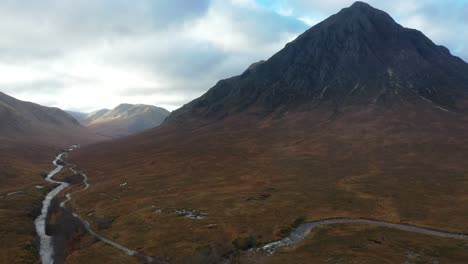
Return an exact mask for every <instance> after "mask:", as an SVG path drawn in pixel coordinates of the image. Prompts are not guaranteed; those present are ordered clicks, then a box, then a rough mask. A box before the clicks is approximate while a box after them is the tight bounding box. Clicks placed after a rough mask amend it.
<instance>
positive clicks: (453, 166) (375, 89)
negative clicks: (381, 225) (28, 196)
mask: <svg viewBox="0 0 468 264" xmlns="http://www.w3.org/2000/svg"><path fill="white" fill-rule="evenodd" d="M467 76H468V65H467V64H466V63H465V62H463V61H462V60H461V59H459V58H457V57H454V56H452V55H450V52H449V51H448V50H447V49H445V48H443V47H440V46H437V45H435V44H434V43H432V42H431V41H430V40H429V39H428V38H427V37H425V36H424V35H423V34H422V33H420V32H418V31H416V30H412V29H406V28H403V27H402V26H400V25H398V24H397V23H395V22H394V21H393V19H391V17H390V16H389V15H387V14H386V13H384V12H383V11H380V10H377V9H374V8H372V7H371V6H369V5H367V4H365V3H362V2H357V3H356V4H354V5H352V6H351V7H349V8H345V9H343V10H342V11H340V12H339V13H337V14H336V15H334V16H332V17H330V18H329V19H327V20H325V21H324V22H322V23H320V24H317V25H316V26H314V27H313V28H311V29H310V30H308V31H307V32H305V33H304V34H303V35H301V36H299V37H298V38H297V39H296V40H295V41H293V42H291V43H289V44H288V45H286V47H285V48H284V49H283V50H281V51H280V52H279V53H277V54H275V55H274V56H273V57H271V58H270V59H268V60H267V61H265V62H260V63H256V64H254V65H253V66H251V67H249V69H248V70H246V71H245V72H244V73H243V74H241V75H240V76H237V77H233V78H230V79H226V80H222V81H220V82H219V83H218V84H217V85H215V86H214V87H213V88H211V89H210V90H209V91H208V92H207V93H206V94H205V95H203V96H202V97H200V98H198V99H196V100H194V101H192V102H190V103H189V104H187V105H185V106H184V107H182V108H180V109H178V110H176V111H174V112H173V113H172V114H171V115H170V116H169V117H168V118H167V119H166V121H165V122H164V123H163V124H162V125H161V126H160V127H158V128H155V129H151V130H148V131H145V132H143V133H140V134H137V135H134V136H129V137H126V138H122V139H118V140H114V141H112V142H104V143H99V144H96V145H94V146H89V147H87V148H83V149H80V150H79V151H77V152H76V153H74V154H73V157H72V161H73V162H74V163H77V164H78V166H79V168H81V169H82V170H84V171H85V172H86V173H87V175H88V176H89V177H90V180H92V181H93V188H92V189H90V190H89V191H87V192H86V193H80V194H78V195H77V198H76V206H77V207H79V208H80V209H81V210H85V211H89V212H91V211H92V212H93V215H92V216H88V220H89V222H90V223H91V224H92V225H94V226H96V225H97V223H98V221H99V219H102V218H106V217H108V218H112V219H116V220H115V221H114V222H113V223H112V225H111V226H110V227H109V228H108V229H106V230H105V231H104V232H105V233H106V234H108V235H115V234H118V236H117V235H115V236H114V237H116V240H117V241H118V242H119V243H122V244H125V245H127V246H129V247H130V248H144V249H145V253H147V254H150V255H156V256H161V257H164V258H167V259H169V260H170V261H171V263H219V262H220V260H221V258H222V257H223V256H232V255H234V256H235V255H236V254H235V253H236V250H237V249H236V246H237V248H239V247H248V246H249V245H251V244H255V243H265V242H268V241H273V240H276V239H279V238H281V237H283V236H285V234H287V233H288V232H289V231H290V230H291V228H292V227H294V226H296V225H297V224H298V223H301V222H302V221H312V220H317V219H324V218H336V217H353V218H369V219H378V220H384V221H388V222H395V223H410V224H414V225H419V226H424V227H429V228H432V229H436V230H452V231H454V232H459V233H468V229H467V226H466V224H465V223H466V222H467V221H468V216H467V214H466V212H467V211H468V203H466V199H467V197H466V189H468V174H467V171H468V166H467V165H466V162H465V160H466V156H468V125H467V124H468V123H467V122H468V113H467V111H466V109H467V108H466V107H467V103H468V100H467V91H468V80H467ZM102 197H106V199H102ZM174 208H175V209H193V210H194V211H195V212H203V213H206V214H207V217H206V219H202V220H193V219H187V218H183V217H177V216H176V215H173V214H170V213H167V212H170V209H174ZM158 209H160V210H158ZM353 229H356V230H361V231H359V235H357V236H354V233H353V231H352V230H353ZM340 230H341V231H342V232H340ZM350 230H351V231H350ZM350 230H344V231H343V230H342V229H338V231H336V232H325V231H326V230H325V231H324V230H323V229H320V230H318V231H316V232H314V233H313V234H312V235H311V237H310V238H308V239H307V240H305V241H304V244H302V245H303V246H305V247H306V248H307V247H308V246H310V245H311V243H315V244H313V245H316V244H319V245H316V246H318V249H317V250H314V251H313V252H318V253H317V254H311V253H310V251H309V254H308V255H307V254H305V253H304V248H303V247H298V248H292V249H290V250H287V251H284V252H281V253H282V254H280V257H281V258H282V260H280V261H278V260H277V261H278V262H277V263H294V261H288V257H291V258H292V259H294V258H293V257H294V256H295V257H296V258H295V259H300V260H301V261H302V262H304V263H309V262H313V263H315V262H317V263H321V262H326V261H329V260H330V259H335V260H337V261H339V260H341V259H346V260H349V261H350V262H356V263H384V262H391V263H403V262H405V261H406V259H405V256H407V255H408V250H412V252H418V254H419V255H420V257H421V258H424V259H426V258H431V257H432V256H436V258H438V259H441V261H442V260H443V261H446V262H448V263H463V262H462V261H461V262H460V259H463V256H466V248H464V247H463V246H462V245H461V244H463V243H458V241H446V242H444V244H445V243H447V244H445V245H449V244H450V247H448V246H447V247H443V248H441V246H440V244H438V243H437V242H435V241H434V240H432V239H431V238H429V237H419V238H413V237H411V236H407V235H402V236H394V233H391V232H392V231H391V230H387V229H383V230H382V229H370V227H368V226H353V228H350ZM362 230H364V231H362ZM366 230H371V231H372V232H370V231H369V232H367V231H366ZM387 233H390V234H391V237H392V239H386V235H382V234H387ZM371 234H372V235H371ZM375 234H377V235H375ZM392 234H393V235H392ZM405 234H406V233H405ZM341 236H347V237H346V239H340V237H341ZM374 236H380V237H379V239H380V238H381V237H385V242H384V243H383V242H381V243H377V242H373V241H375V239H376V238H375V237H374ZM335 237H338V238H337V239H335ZM314 239H317V240H314ZM317 241H318V242H317ZM357 241H359V244H356V243H355V242H357ZM379 241H383V239H381V240H379ZM334 242H336V243H344V244H345V245H344V246H343V247H344V248H345V250H337V248H336V247H335V246H334V244H333V243H334ZM346 243H351V244H352V245H350V244H346ZM381 244H384V245H383V246H380V245H381ZM242 245H244V246H242ZM350 247H351V248H352V250H350ZM409 248H411V249H409ZM427 248H432V249H433V251H427V250H425V249H427ZM90 252H94V253H93V254H95V255H99V254H98V252H99V247H97V246H91V247H90V248H87V251H86V252H80V251H77V252H76V253H75V254H74V256H73V257H74V259H75V260H80V258H81V260H87V259H86V256H90V254H91V255H92V253H90ZM233 252H234V253H233ZM297 254H302V255H297ZM304 254H305V255H304ZM428 254H429V255H428ZM430 254H432V255H430ZM463 254H465V255H463ZM298 256H303V258H300V257H298ZM460 256H462V257H460ZM363 259H367V260H370V261H364V262H363V261H361V260H363ZM235 260H236V261H239V262H240V263H243V262H244V261H246V262H248V260H249V259H247V260H246V259H243V258H242V257H240V256H239V258H238V259H235ZM254 260H255V259H254ZM261 260H262V261H265V263H268V261H269V259H268V258H267V259H261ZM312 260H313V261H312ZM100 261H101V262H106V261H109V260H107V259H105V258H104V257H103V258H102V259H100ZM250 261H252V260H250ZM77 262H78V261H77ZM253 262H254V263H255V261H253Z"/></svg>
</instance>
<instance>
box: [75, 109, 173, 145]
mask: <svg viewBox="0 0 468 264" xmlns="http://www.w3.org/2000/svg"><path fill="white" fill-rule="evenodd" d="M169 113H170V112H169V111H167V110H166V109H164V108H162V107H158V106H154V105H147V104H127V103H122V104H119V105H118V106H116V107H115V108H113V109H101V110H97V111H94V112H92V113H90V114H88V115H87V116H86V117H85V118H84V119H83V120H82V121H81V123H82V124H84V125H85V126H87V127H89V128H90V129H91V130H93V131H96V132H97V133H99V134H102V135H106V136H109V137H121V136H126V135H130V134H132V133H136V132H141V131H143V130H145V129H149V128H154V127H156V126H158V125H160V124H161V123H162V122H163V121H164V119H165V118H166V117H167V116H168V115H169Z"/></svg>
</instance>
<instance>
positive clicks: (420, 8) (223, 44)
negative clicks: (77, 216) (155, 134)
mask: <svg viewBox="0 0 468 264" xmlns="http://www.w3.org/2000/svg"><path fill="white" fill-rule="evenodd" d="M352 2H353V1H352V0H349V1H348V0H330V1H318V0H197V1H186V0H158V1H152V0H139V1H133V0H100V1H93V0H80V1H75V0H61V1H57V0H42V1H34V0H23V1H10V0H7V1H0V16H2V23H1V24H0V32H2V34H1V35H0V74H1V75H2V79H1V80H0V90H2V91H4V92H6V93H8V94H10V95H13V96H16V97H19V98H20V99H25V100H30V101H34V102H37V103H41V104H46V105H50V106H57V107H61V108H64V109H70V110H80V111H92V110H96V109H99V108H111V107H114V106H116V105H118V104H120V103H123V102H128V103H146V104H154V105H158V106H162V107H166V108H168V109H170V110H173V109H175V108H178V107H180V106H181V105H183V104H185V103H187V102H189V101H190V100H192V99H194V98H196V97H198V96H200V95H201V94H203V93H204V92H206V91H207V90H208V89H209V88H210V87H212V86H213V85H214V84H215V83H216V82H217V81H218V80H220V79H224V78H228V77H231V76H233V75H237V74H239V73H241V72H242V71H244V70H245V69H246V68H247V67H248V66H249V65H250V64H251V63H253V62H256V61H259V60H261V59H267V58H268V57H270V56H271V55H273V54H274V53H275V52H277V51H278V50H279V49H281V48H282V47H283V46H284V45H285V44H286V43H287V42H289V41H291V40H293V39H294V38H295V37H296V36H297V35H298V34H300V33H302V32H303V31H305V30H306V29H307V28H308V27H310V26H312V25H313V24H315V23H317V22H320V21H321V20H323V19H325V18H326V17H328V16H329V15H332V14H333V13H336V12H338V11H339V10H340V9H341V8H343V7H347V6H349V5H351V4H352ZM369 2H370V3H371V4H373V5H374V6H376V7H378V8H380V9H384V10H386V11H388V12H389V13H390V14H391V15H393V16H394V17H395V18H396V20H397V21H398V22H400V23H401V24H403V25H405V26H409V27H415V28H418V29H420V30H422V31H423V32H425V33H427V34H428V36H429V37H430V38H432V39H433V40H434V41H435V42H436V43H439V44H443V45H445V46H447V47H449V48H450V49H451V50H452V51H453V52H454V53H455V54H457V55H459V56H462V57H463V58H465V59H467V58H468V51H467V48H465V46H464V43H466V41H467V40H468V36H467V32H468V30H466V29H467V28H466V24H465V22H464V19H465V18H466V17H467V15H468V6H467V4H466V3H465V1H457V0H447V1H445V2H444V3H441V1H436V0H428V1H417V0H406V1H403V0H395V1H393V2H391V3H390V2H388V1H381V0H370V1H369Z"/></svg>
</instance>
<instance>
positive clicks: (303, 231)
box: [257, 218, 468, 254]
mask: <svg viewBox="0 0 468 264" xmlns="http://www.w3.org/2000/svg"><path fill="white" fill-rule="evenodd" d="M333 224H368V225H374V226H381V227H387V228H392V229H397V230H403V231H407V232H413V233H419V234H424V235H430V236H438V237H447V238H455V239H468V235H467V234H458V233H451V232H444V231H437V230H432V229H428V228H424V227H417V226H412V225H406V224H395V223H389V222H385V221H378V220H369V219H355V218H332V219H324V220H318V221H312V222H307V223H303V224H301V225H299V226H298V227H297V228H296V229H294V230H293V231H292V232H291V233H290V234H289V235H288V236H287V237H285V238H283V239H281V240H278V241H274V242H271V243H268V244H266V245H264V246H262V247H260V248H258V249H257V250H259V251H263V252H266V253H269V254H272V253H274V252H275V251H276V250H277V249H280V248H285V247H291V246H294V245H296V244H297V243H299V242H301V241H302V240H303V239H304V238H306V237H307V235H308V234H309V233H310V232H311V230H312V229H313V228H315V227H317V226H323V225H333Z"/></svg>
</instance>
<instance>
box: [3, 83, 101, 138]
mask: <svg viewBox="0 0 468 264" xmlns="http://www.w3.org/2000/svg"><path fill="white" fill-rule="evenodd" d="M0 120H2V122H1V123H0V139H8V140H14V141H22V142H34V143H39V142H40V143H43V144H49V145H65V146H68V145H71V144H80V143H83V144H84V143H90V142H93V141H98V140H100V139H102V137H101V136H98V135H96V134H95V133H92V132H90V131H89V130H88V129H86V128H85V127H83V126H82V125H80V123H78V121H77V120H75V119H74V118H73V117H71V116H70V115H69V114H67V113H66V112H64V111H62V110H60V109H58V108H53V107H45V106H41V105H38V104H34V103H30V102H23V101H20V100H17V99H15V98H13V97H11V96H8V95H6V94H4V93H1V92H0Z"/></svg>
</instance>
